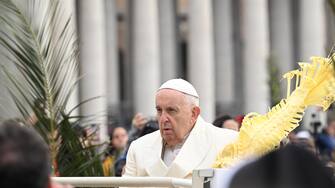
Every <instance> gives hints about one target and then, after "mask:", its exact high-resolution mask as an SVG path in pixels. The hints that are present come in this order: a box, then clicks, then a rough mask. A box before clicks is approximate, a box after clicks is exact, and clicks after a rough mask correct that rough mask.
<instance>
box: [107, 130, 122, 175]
mask: <svg viewBox="0 0 335 188" xmlns="http://www.w3.org/2000/svg"><path fill="white" fill-rule="evenodd" d="M127 143H128V133H127V130H126V129H125V128H123V127H115V128H114V129H113V130H112V133H111V136H110V148H109V149H108V151H107V154H106V158H105V159H104V161H103V168H104V175H105V176H114V175H115V172H114V165H115V161H116V160H117V159H118V158H119V157H120V156H121V155H122V154H123V152H124V151H125V149H126V147H127Z"/></svg>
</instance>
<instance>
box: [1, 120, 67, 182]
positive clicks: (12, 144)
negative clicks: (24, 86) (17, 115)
mask: <svg viewBox="0 0 335 188" xmlns="http://www.w3.org/2000/svg"><path fill="white" fill-rule="evenodd" d="M49 162H50V156H49V150H48V146H47V145H46V144H45V142H44V141H43V139H42V138H41V136H40V135H39V134H37V133H36V132H35V131H34V130H33V129H30V128H27V127H22V126H20V124H19V123H17V122H15V121H6V122H4V123H2V124H0V187H1V188H62V187H63V188H64V187H71V186H69V185H64V186H63V185H60V184H57V183H55V182H51V180H50V169H51V166H50V163H49Z"/></svg>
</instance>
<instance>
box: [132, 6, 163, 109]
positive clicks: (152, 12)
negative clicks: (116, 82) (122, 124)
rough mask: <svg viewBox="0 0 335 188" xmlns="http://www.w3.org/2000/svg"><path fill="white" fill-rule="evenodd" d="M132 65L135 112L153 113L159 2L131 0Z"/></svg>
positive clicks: (157, 60) (158, 75)
mask: <svg viewBox="0 0 335 188" xmlns="http://www.w3.org/2000/svg"><path fill="white" fill-rule="evenodd" d="M132 3H133V7H132V8H133V11H132V23H133V25H132V26H133V28H132V31H131V32H132V35H131V36H132V40H133V41H132V62H133V68H134V69H133V72H134V77H133V78H134V93H133V94H134V102H135V111H136V112H141V113H143V114H145V115H147V116H153V115H155V114H156V112H155V93H156V90H157V89H158V87H159V85H160V67H159V65H160V63H159V62H160V56H159V51H160V46H159V30H158V29H159V25H158V1H156V0H141V1H133V2H132Z"/></svg>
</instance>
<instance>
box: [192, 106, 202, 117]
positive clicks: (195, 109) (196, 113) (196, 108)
mask: <svg viewBox="0 0 335 188" xmlns="http://www.w3.org/2000/svg"><path fill="white" fill-rule="evenodd" d="M199 115H200V107H199V106H194V107H193V108H192V117H193V118H194V120H196V119H197V118H198V116H199Z"/></svg>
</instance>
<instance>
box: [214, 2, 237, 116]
mask: <svg viewBox="0 0 335 188" xmlns="http://www.w3.org/2000/svg"><path fill="white" fill-rule="evenodd" d="M213 10H214V18H213V19H214V44H215V51H214V52H215V74H216V77H215V89H216V90H215V98H216V102H217V105H219V106H218V107H219V109H221V110H223V111H225V113H229V114H231V113H232V111H231V110H232V109H231V108H232V106H233V103H234V99H235V97H236V96H235V91H234V85H235V79H234V53H233V52H234V50H233V48H234V46H233V25H232V24H233V23H232V21H233V17H232V14H233V13H232V3H231V0H214V1H213Z"/></svg>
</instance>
